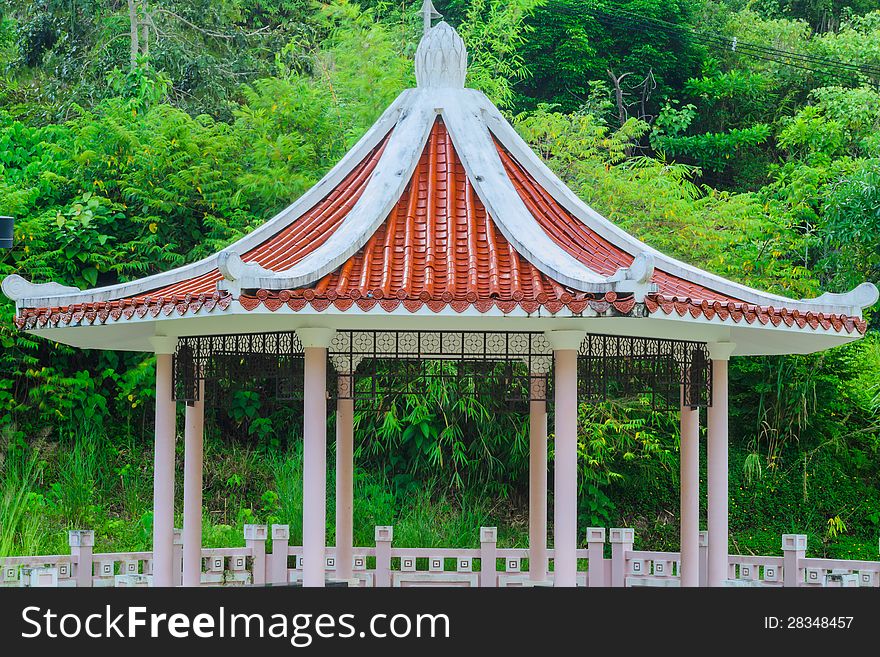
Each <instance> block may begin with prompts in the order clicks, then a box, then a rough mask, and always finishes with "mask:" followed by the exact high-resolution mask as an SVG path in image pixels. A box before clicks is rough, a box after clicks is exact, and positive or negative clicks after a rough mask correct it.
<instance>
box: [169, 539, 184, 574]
mask: <svg viewBox="0 0 880 657" xmlns="http://www.w3.org/2000/svg"><path fill="white" fill-rule="evenodd" d="M172 537H173V538H172V544H171V586H183V530H182V529H175V530H174V533H173V534H172Z"/></svg>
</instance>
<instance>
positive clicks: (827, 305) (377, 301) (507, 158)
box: [3, 23, 877, 334]
mask: <svg viewBox="0 0 880 657" xmlns="http://www.w3.org/2000/svg"><path fill="white" fill-rule="evenodd" d="M465 69H466V54H465V51H464V46H463V44H462V43H461V40H460V38H459V37H458V35H457V34H456V33H455V31H454V30H453V29H452V28H450V27H449V26H448V25H446V24H445V23H440V24H439V25H437V26H435V27H434V28H432V29H431V30H429V31H428V32H427V33H426V35H425V37H424V38H423V40H422V43H421V44H420V46H419V51H418V53H417V55H416V72H417V78H418V80H419V87H418V88H417V89H410V90H407V91H405V92H404V93H403V94H401V96H400V97H398V99H397V100H396V101H395V102H394V103H393V104H392V105H391V107H389V109H388V110H387V111H386V112H385V113H384V114H383V116H382V117H381V118H380V119H379V121H377V123H376V124H375V125H374V126H373V128H372V129H371V130H370V131H369V132H368V133H367V134H366V135H365V136H364V137H363V138H362V139H361V141H360V142H359V143H358V144H357V145H356V146H355V147H354V148H353V149H352V150H351V151H350V152H349V153H348V154H347V155H346V156H345V157H344V158H343V160H342V161H341V162H340V163H339V164H338V165H337V166H336V167H335V168H334V169H333V170H332V171H331V172H330V173H328V174H327V176H325V178H324V179H323V180H322V181H321V182H319V183H318V184H317V185H316V186H315V187H314V188H312V189H311V190H309V191H308V192H307V193H306V194H305V195H304V196H303V197H302V198H300V199H299V200H298V201H297V202H295V203H294V204H293V205H291V206H290V207H288V208H286V209H285V210H284V211H282V212H281V213H280V214H278V215H277V216H276V217H274V218H273V219H271V220H270V221H268V222H267V223H266V224H264V225H263V226H262V227H260V228H259V229H257V230H255V231H254V232H253V233H251V234H250V235H248V236H246V237H245V238H243V239H241V240H239V241H238V242H236V243H235V244H232V245H231V246H230V247H228V248H227V249H224V250H223V251H221V252H220V253H218V254H216V255H214V256H211V257H209V258H206V259H205V260H202V261H200V262H197V263H193V264H191V265H187V266H185V267H181V268H178V269H176V270H172V271H170V272H165V273H164V274H158V275H155V276H151V277H148V278H145V279H141V280H139V281H133V282H131V283H124V284H120V285H116V286H110V287H106V288H99V289H95V290H87V291H80V290H77V289H76V288H68V287H64V286H61V285H58V284H55V283H48V284H43V285H34V284H31V283H28V282H26V281H24V279H22V278H21V277H18V276H13V277H9V278H7V279H6V280H5V281H4V282H3V291H4V292H5V293H6V294H7V296H10V297H12V298H14V299H15V300H16V302H17V307H18V314H17V317H16V324H17V326H18V327H19V328H21V329H25V330H34V331H39V330H40V329H44V328H60V327H66V326H88V325H94V324H106V323H116V322H124V321H126V320H131V319H134V318H137V319H144V318H147V315H149V316H150V317H152V318H155V319H157V320H161V319H163V318H167V317H183V316H187V315H199V314H204V313H216V312H223V311H226V310H228V309H229V308H231V307H233V305H234V304H237V305H238V306H240V308H241V309H243V310H244V311H253V310H256V309H258V308H260V307H262V308H264V309H267V310H269V311H275V310H278V309H280V308H282V307H284V306H286V307H287V308H288V309H289V310H291V311H294V312H323V311H324V310H326V309H327V308H329V307H330V306H331V305H332V306H334V307H335V309H336V310H339V311H342V312H355V313H356V312H359V311H372V310H373V309H375V308H377V307H378V308H381V309H383V310H386V311H389V312H391V311H398V309H400V308H401V307H402V308H403V309H405V310H406V311H409V312H419V311H423V310H424V309H425V308H427V309H428V310H429V311H432V312H435V313H437V312H442V311H445V310H448V309H451V310H452V311H454V312H457V313H461V312H464V311H465V310H468V309H470V310H472V311H475V312H477V313H486V312H489V311H490V310H492V309H497V310H500V312H501V313H505V314H506V313H510V312H512V311H514V310H515V309H518V310H520V311H523V312H525V313H527V314H528V315H533V314H534V315H538V316H547V315H555V314H557V313H560V312H561V311H564V312H565V313H567V314H568V315H579V314H581V313H584V312H585V311H587V310H588V309H589V312H591V313H592V314H593V315H596V314H598V315H614V316H639V317H645V316H648V317H650V316H652V315H657V314H660V315H667V316H670V317H673V318H675V317H679V318H682V319H688V318H691V319H698V318H699V319H703V320H712V321H720V322H727V321H732V322H733V323H734V324H742V325H744V326H747V325H751V324H753V323H756V322H757V324H758V325H760V326H767V325H770V326H779V325H781V324H784V325H785V326H786V327H789V328H791V327H799V328H803V329H811V330H818V329H821V330H823V331H833V332H839V333H843V334H850V333H853V332H855V333H856V334H861V333H863V332H864V331H865V322H864V320H863V319H862V317H861V311H862V308H863V307H867V306H870V305H872V304H873V303H875V302H876V300H877V289H876V287H874V285H873V284H871V283H864V284H862V285H861V286H859V287H857V288H856V289H855V290H853V291H851V292H849V293H847V294H828V293H826V294H824V295H822V296H820V297H818V298H816V299H809V300H804V299H800V300H798V299H789V298H785V297H781V296H777V295H772V294H768V293H765V292H761V291H759V290H754V289H752V288H749V287H746V286H743V285H740V284H738V283H736V282H733V281H730V280H727V279H724V278H721V277H719V276H715V275H713V274H710V273H708V272H705V271H703V270H700V269H698V268H695V267H692V266H690V265H687V264H685V263H682V262H680V261H678V260H675V259H673V258H671V257H669V256H666V255H664V254H662V253H660V252H658V251H656V250H654V249H651V248H650V247H648V246H647V245H645V244H643V243H641V242H639V241H638V240H636V239H635V238H633V237H632V236H630V235H628V234H627V233H625V232H624V231H622V230H621V229H619V228H618V227H617V226H615V225H614V224H612V223H611V222H610V221H608V220H607V219H605V218H604V217H602V216H601V215H599V214H598V213H597V212H595V211H594V210H592V208H590V207H589V206H587V205H586V204H584V203H583V202H582V201H580V200H579V199H578V198H577V197H576V196H575V195H574V194H573V193H572V192H571V191H570V190H569V189H568V188H567V187H566V186H565V185H564V184H563V183H562V182H561V181H560V180H559V179H558V178H557V177H556V176H555V175H554V174H552V172H550V171H549V169H547V167H546V166H545V165H544V164H543V163H542V162H541V161H540V159H539V158H538V157H537V156H536V155H535V154H534V153H533V152H532V151H531V149H530V148H529V147H528V146H527V145H526V144H525V142H523V140H522V139H521V138H520V137H519V136H518V135H517V134H516V132H515V131H514V130H513V128H512V127H511V126H510V125H509V123H508V122H507V121H506V120H505V119H504V118H503V117H502V115H501V114H500V113H499V112H498V110H497V108H495V107H494V106H493V105H492V104H491V102H490V101H489V100H488V99H487V98H486V97H485V96H484V95H483V94H481V93H479V92H477V91H474V90H471V89H465V88H464V75H465V72H466V71H465Z"/></svg>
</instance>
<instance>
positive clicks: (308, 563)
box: [296, 328, 336, 587]
mask: <svg viewBox="0 0 880 657" xmlns="http://www.w3.org/2000/svg"><path fill="white" fill-rule="evenodd" d="M296 332H297V335H298V336H299V339H300V342H301V343H302V345H303V349H304V351H305V372H304V387H303V398H304V399H303V586H307V587H321V586H324V583H325V581H326V547H327V347H329V346H330V342H331V340H333V335H334V334H335V333H336V331H335V330H334V329H327V328H302V329H297V331H296Z"/></svg>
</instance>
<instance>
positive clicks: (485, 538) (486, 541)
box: [480, 527, 498, 588]
mask: <svg viewBox="0 0 880 657" xmlns="http://www.w3.org/2000/svg"><path fill="white" fill-rule="evenodd" d="M497 559H498V528H497V527H480V586H481V587H484V588H485V587H492V588H494V587H496V586H498V576H497V572H496V569H497V567H498V561H497Z"/></svg>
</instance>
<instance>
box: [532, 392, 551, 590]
mask: <svg viewBox="0 0 880 657" xmlns="http://www.w3.org/2000/svg"><path fill="white" fill-rule="evenodd" d="M546 395H547V384H546V380H545V379H544V378H543V377H541V378H537V377H535V378H533V379H532V380H531V396H532V401H530V402H529V579H530V580H532V581H534V582H543V581H545V580H546V579H547V401H546ZM535 398H538V399H540V401H538V400H536V399H535Z"/></svg>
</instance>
